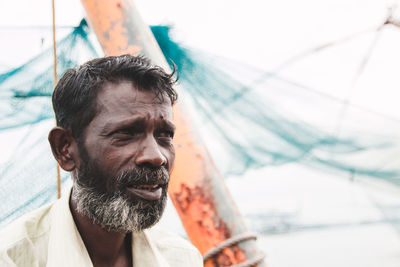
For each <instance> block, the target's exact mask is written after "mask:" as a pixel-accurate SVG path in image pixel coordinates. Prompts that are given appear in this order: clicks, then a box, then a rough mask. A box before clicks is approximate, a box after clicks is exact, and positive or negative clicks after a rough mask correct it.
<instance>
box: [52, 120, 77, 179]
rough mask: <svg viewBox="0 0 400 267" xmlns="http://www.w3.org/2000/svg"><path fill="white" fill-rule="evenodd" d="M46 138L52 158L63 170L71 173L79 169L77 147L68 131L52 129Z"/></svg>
mask: <svg viewBox="0 0 400 267" xmlns="http://www.w3.org/2000/svg"><path fill="white" fill-rule="evenodd" d="M48 138H49V142H50V146H51V151H52V152H53V155H54V158H55V159H56V160H57V162H58V164H59V165H60V167H61V168H63V170H65V171H68V172H71V171H73V170H75V168H77V167H78V168H79V153H78V146H77V143H76V140H75V138H74V137H73V136H72V135H71V133H70V131H68V130H67V129H64V128H62V127H54V128H53V129H51V131H50V133H49V137H48Z"/></svg>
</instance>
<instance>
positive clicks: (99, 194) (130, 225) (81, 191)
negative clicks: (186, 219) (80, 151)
mask: <svg viewBox="0 0 400 267" xmlns="http://www.w3.org/2000/svg"><path fill="white" fill-rule="evenodd" d="M85 161H86V162H82V164H81V166H82V168H81V169H80V170H79V171H76V172H75V175H74V176H75V182H74V183H73V186H72V197H73V198H74V199H75V201H76V204H77V211H78V212H79V213H82V214H84V215H85V216H87V217H88V218H89V219H91V220H92V221H93V222H94V223H96V224H98V225H100V226H101V227H102V228H103V229H106V230H109V231H118V232H138V231H142V230H143V229H146V228H149V227H151V226H153V225H154V224H156V223H157V222H158V221H159V220H160V218H161V216H162V214H163V212H164V209H165V206H166V202H167V188H168V182H169V173H168V171H167V169H166V168H165V167H159V168H155V169H154V168H148V167H137V168H135V169H133V170H127V171H124V172H122V173H121V174H119V175H116V176H111V177H110V176H108V177H105V175H104V172H102V171H101V169H100V168H99V166H97V164H96V163H95V162H93V161H91V160H89V159H87V160H85ZM146 184H149V185H152V184H162V194H161V198H160V199H158V200H146V199H142V198H138V197H137V198H132V197H129V196H128V195H127V194H126V193H125V191H126V188H127V187H129V186H132V185H146Z"/></svg>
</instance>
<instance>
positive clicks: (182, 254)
mask: <svg viewBox="0 0 400 267" xmlns="http://www.w3.org/2000/svg"><path fill="white" fill-rule="evenodd" d="M146 233H147V235H148V236H149V238H151V241H152V242H153V243H154V244H155V245H156V246H157V249H158V250H159V251H160V252H161V253H162V254H163V256H164V257H166V258H167V260H168V262H169V263H170V264H171V263H173V264H172V265H171V266H203V259H202V256H201V254H200V252H199V251H198V250H197V248H196V247H194V246H193V245H192V244H191V243H190V242H189V241H188V240H186V239H184V238H182V237H181V236H179V235H177V234H175V233H172V232H169V231H167V230H165V229H162V228H160V227H153V228H151V229H148V230H146ZM183 263H186V264H189V263H190V264H191V265H185V264H183ZM174 264H175V265H174Z"/></svg>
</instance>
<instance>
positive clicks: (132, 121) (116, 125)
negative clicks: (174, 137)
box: [101, 116, 176, 135]
mask: <svg viewBox="0 0 400 267" xmlns="http://www.w3.org/2000/svg"><path fill="white" fill-rule="evenodd" d="M146 120H147V118H146V117H143V116H138V117H136V118H128V119H124V120H120V121H117V122H107V123H106V124H105V125H104V126H103V129H102V130H101V134H102V135H108V134H110V133H112V132H113V131H115V130H119V129H123V128H131V127H140V126H142V125H145V122H146ZM157 124H158V123H157ZM159 126H161V127H162V128H166V129H168V130H171V131H174V132H175V130H176V126H175V124H174V123H173V122H172V121H169V120H167V119H165V118H161V121H160V122H159Z"/></svg>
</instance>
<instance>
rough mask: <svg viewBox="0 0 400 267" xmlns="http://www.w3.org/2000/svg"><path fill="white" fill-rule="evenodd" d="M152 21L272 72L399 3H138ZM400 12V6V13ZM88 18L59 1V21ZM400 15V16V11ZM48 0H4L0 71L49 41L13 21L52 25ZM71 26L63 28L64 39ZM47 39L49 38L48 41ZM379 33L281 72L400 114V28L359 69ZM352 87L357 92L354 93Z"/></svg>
mask: <svg viewBox="0 0 400 267" xmlns="http://www.w3.org/2000/svg"><path fill="white" fill-rule="evenodd" d="M135 2H136V5H137V7H138V8H139V11H140V12H141V14H142V16H143V18H144V20H145V21H146V22H147V23H148V24H153V25H154V24H169V25H173V26H174V29H175V30H174V32H173V34H174V37H175V38H176V39H177V40H178V41H180V42H181V43H183V44H185V45H187V46H188V47H192V48H193V47H195V48H199V49H201V50H204V51H207V52H210V53H213V54H215V55H219V56H224V57H228V58H233V59H237V60H239V61H241V62H246V63H249V64H251V65H254V66H258V67H260V68H262V69H264V70H266V71H268V70H273V69H274V68H275V67H277V66H279V64H280V63H282V62H284V61H285V60H286V59H288V58H291V57H292V56H294V55H296V54H298V53H300V52H302V51H304V50H307V49H310V48H313V47H316V46H318V45H321V44H324V43H326V42H329V41H335V40H338V39H340V38H343V37H345V36H348V35H350V34H354V33H357V32H360V31H364V30H366V29H371V28H375V27H378V26H379V25H381V24H382V23H383V21H384V20H385V17H386V14H387V7H388V6H391V5H392V4H393V3H399V1H398V0H325V1H321V0H302V1H298V0H279V1H256V0H247V1H244V0H234V1H228V0H220V1H216V0H205V1H178V0H171V1H157V0H138V1H135ZM397 13H399V10H398V12H397ZM83 16H84V11H83V8H82V6H81V4H80V1H78V0H69V1H60V0H56V24H57V25H59V26H63V25H77V24H78V23H79V21H80V19H81V18H82V17H83ZM398 17H400V16H398ZM51 21H52V20H51V1H50V0H46V1H44V0H36V1H30V0H19V1H1V2H0V34H1V35H2V40H3V42H1V43H0V70H4V69H5V68H6V67H11V66H18V65H19V64H22V63H23V62H25V61H26V60H27V59H29V58H30V57H31V56H32V55H34V54H37V53H39V52H40V51H41V50H42V49H43V48H45V47H48V46H49V45H51V31H50V28H49V29H48V30H47V31H46V30H43V29H42V30H22V29H19V30H16V29H8V30H7V27H10V26H22V27H24V26H30V25H31V26H37V25H42V26H43V25H44V26H45V25H47V26H49V25H51ZM68 31H69V30H68V29H61V28H60V29H59V30H58V31H57V37H58V38H60V37H62V36H63V35H65V34H66V33H68ZM42 38H44V42H43V45H42ZM373 38H374V36H373V34H372V33H370V34H366V35H364V36H361V37H359V38H355V39H354V40H353V41H352V42H349V43H346V44H344V45H340V46H336V47H335V48H332V49H327V50H325V51H324V52H321V53H317V54H315V56H311V57H307V58H305V59H304V60H302V61H299V62H298V63H297V64H294V65H292V66H291V67H290V68H287V69H285V70H284V71H283V72H282V73H281V74H283V75H285V76H286V77H288V78H290V79H292V80H294V81H297V82H299V83H302V84H304V85H307V86H310V87H312V88H315V89H317V90H320V91H322V92H324V93H328V94H330V95H333V96H335V97H339V98H343V99H344V98H348V97H349V94H350V95H351V98H350V99H351V101H352V102H354V103H356V104H359V105H361V106H363V107H367V108H369V109H372V110H374V111H377V112H379V113H383V114H386V115H390V116H392V117H396V118H398V119H400V108H399V105H397V99H399V98H400V94H399V90H398V88H399V84H400V75H399V74H400V73H399V68H398V67H396V66H397V65H398V63H397V62H399V61H400V52H399V51H398V47H400V28H395V27H387V28H386V29H385V30H384V31H383V33H382V34H381V37H380V39H379V40H378V42H377V44H376V47H375V49H374V50H373V53H372V55H371V58H370V61H369V62H368V64H367V66H366V68H365V70H364V72H363V74H362V75H361V76H360V78H359V79H358V81H357V83H356V84H355V85H354V86H353V85H352V82H353V80H354V77H355V73H356V72H357V69H358V68H359V65H360V64H361V61H362V59H363V57H364V56H365V55H366V54H367V51H368V48H369V46H370V45H371V43H372V41H373ZM349 92H351V93H349Z"/></svg>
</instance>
